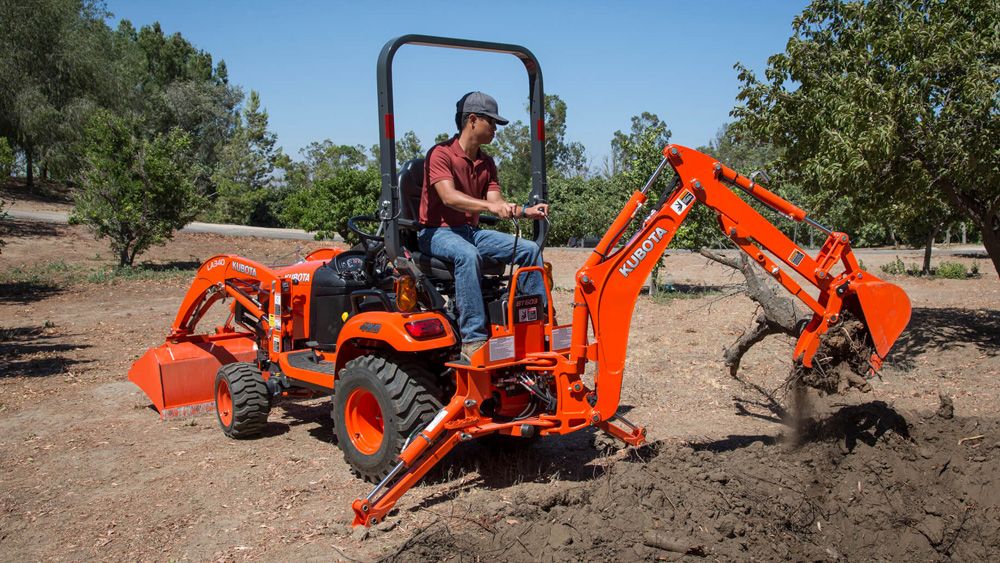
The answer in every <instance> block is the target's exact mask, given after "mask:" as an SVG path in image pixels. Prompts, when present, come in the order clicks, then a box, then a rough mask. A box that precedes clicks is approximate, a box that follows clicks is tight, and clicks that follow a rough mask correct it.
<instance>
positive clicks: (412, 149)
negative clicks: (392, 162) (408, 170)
mask: <svg viewBox="0 0 1000 563" xmlns="http://www.w3.org/2000/svg"><path fill="white" fill-rule="evenodd" d="M423 156H424V149H423V148H421V146H420V138H419V137H417V134H416V133H414V132H413V131H407V132H406V133H403V136H402V137H401V138H399V139H398V140H396V164H397V165H398V166H400V167H402V166H403V164H404V163H406V162H407V161H410V160H413V159H414V158H423ZM375 160H376V161H377V160H378V159H377V158H376V159H375Z"/></svg>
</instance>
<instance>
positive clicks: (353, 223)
mask: <svg viewBox="0 0 1000 563" xmlns="http://www.w3.org/2000/svg"><path fill="white" fill-rule="evenodd" d="M378 222H380V219H379V218H378V217H376V216H374V215H357V216H355V217H351V218H350V219H348V220H347V230H349V231H351V232H352V233H354V234H356V235H358V238H359V239H361V245H362V246H364V247H365V250H366V251H370V250H371V249H372V248H377V247H378V246H379V245H383V244H385V238H383V237H382V236H380V235H373V234H371V233H369V232H367V231H364V230H362V229H361V227H358V223H378Z"/></svg>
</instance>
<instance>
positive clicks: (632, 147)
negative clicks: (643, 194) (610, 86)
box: [606, 111, 671, 189]
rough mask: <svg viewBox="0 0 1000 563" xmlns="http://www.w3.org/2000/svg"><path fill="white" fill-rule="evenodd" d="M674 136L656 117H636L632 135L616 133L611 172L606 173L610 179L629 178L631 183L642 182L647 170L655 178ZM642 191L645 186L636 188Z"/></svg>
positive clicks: (612, 150) (652, 114)
mask: <svg viewBox="0 0 1000 563" xmlns="http://www.w3.org/2000/svg"><path fill="white" fill-rule="evenodd" d="M670 135H671V133H670V129H667V124H666V123H664V122H663V121H661V120H660V118H659V117H658V116H657V115H656V114H655V113H649V112H647V111H644V112H642V113H641V114H639V115H633V116H632V128H631V129H630V130H629V133H628V134H625V133H623V132H621V131H620V130H619V131H615V133H614V136H613V137H612V138H611V169H610V170H607V171H606V172H607V173H608V176H612V177H614V176H618V175H619V174H626V175H628V176H627V177H628V178H630V179H631V180H633V181H640V178H641V176H642V175H643V174H644V173H646V171H647V170H648V172H649V174H651V173H652V172H653V170H655V169H656V166H657V165H658V164H659V163H660V159H661V158H663V153H662V151H663V147H665V146H667V143H669V142H670ZM636 168H637V169H638V170H637V172H638V174H633V173H632V172H633V169H636ZM649 174H646V176H647V177H648V176H649ZM641 181H644V179H643V180H641ZM640 187H642V184H639V185H638V186H635V188H636V189H638V188H640Z"/></svg>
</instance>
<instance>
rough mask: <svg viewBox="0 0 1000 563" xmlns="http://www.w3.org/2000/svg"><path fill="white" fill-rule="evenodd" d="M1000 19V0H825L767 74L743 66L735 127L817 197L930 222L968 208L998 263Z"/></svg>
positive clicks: (798, 21)
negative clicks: (775, 153) (768, 147)
mask: <svg viewBox="0 0 1000 563" xmlns="http://www.w3.org/2000/svg"><path fill="white" fill-rule="evenodd" d="M997 21H1000V4H998V3H997V2H996V1H995V0H949V1H947V2H945V1H942V0H892V1H890V0H873V1H870V2H843V1H842V0H815V1H814V2H813V3H812V4H810V5H809V6H808V7H807V8H806V9H805V11H803V13H802V14H801V15H799V16H798V17H796V18H795V20H794V22H793V32H792V37H791V38H790V39H789V41H788V44H787V47H786V49H785V51H784V52H783V53H779V54H776V55H774V56H772V57H771V58H770V59H769V61H768V68H767V70H766V72H765V75H764V79H763V80H760V79H758V78H757V77H756V76H755V75H754V73H752V72H751V71H749V70H748V69H746V68H745V67H742V66H739V65H737V68H738V69H739V76H740V80H741V81H742V87H741V90H740V93H739V95H738V99H739V100H740V101H741V102H742V105H740V106H738V107H736V108H735V109H734V110H733V115H734V116H735V117H736V118H737V119H738V122H737V126H738V128H739V129H740V131H741V132H743V133H745V134H748V135H750V136H752V137H754V138H756V139H758V140H761V141H766V142H769V143H771V144H773V145H774V146H775V147H776V148H778V149H780V150H781V152H782V156H781V159H780V164H781V168H782V172H783V173H784V174H785V175H787V177H789V178H790V179H792V180H793V181H795V182H796V183H797V184H799V185H801V186H803V187H808V188H809V189H810V190H811V191H812V193H814V194H818V195H820V196H821V197H820V199H825V200H827V201H829V200H832V199H840V200H841V201H846V202H847V205H849V206H850V207H851V208H852V209H855V210H859V211H860V213H862V214H869V215H874V214H877V213H881V215H882V216H883V217H886V216H889V215H891V216H892V217H893V218H894V219H899V218H906V217H912V218H914V219H920V220H921V221H924V222H925V223H926V225H925V227H924V228H925V233H929V232H931V231H934V230H936V229H937V228H940V226H942V225H945V224H947V223H950V222H951V220H952V217H953V213H952V210H954V211H957V212H959V213H961V214H962V215H964V216H965V217H968V218H969V219H970V220H972V221H973V222H974V223H975V224H976V226H977V227H978V228H979V229H980V230H981V231H982V237H983V245H984V246H985V247H986V251H987V252H988V253H989V256H990V258H991V259H992V261H993V263H994V266H996V267H997V269H998V271H1000V158H998V156H1000V152H998V151H997V142H996V139H997V138H1000V81H998V80H997V76H998V75H1000V27H998V26H997V25H996V22H997ZM909 226H910V227H914V226H916V225H914V224H913V223H911V224H910V225H909ZM932 236H933V235H929V234H925V238H926V240H932V238H931V237H932Z"/></svg>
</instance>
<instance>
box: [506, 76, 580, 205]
mask: <svg viewBox="0 0 1000 563" xmlns="http://www.w3.org/2000/svg"><path fill="white" fill-rule="evenodd" d="M493 144H494V145H495V147H496V153H497V157H498V159H499V160H500V162H499V165H498V174H499V176H500V184H501V185H502V186H503V187H504V192H505V196H509V197H511V198H514V199H513V200H514V201H524V200H525V199H526V198H527V194H528V193H529V192H530V191H531V131H530V128H529V127H528V125H526V124H525V123H523V122H521V121H514V122H511V123H509V124H508V125H505V126H504V127H502V128H501V129H500V131H499V132H497V136H496V139H495V141H494V143H493ZM545 166H546V172H547V174H548V176H549V178H553V177H559V178H568V177H572V176H582V175H584V174H586V172H587V159H586V149H585V148H584V146H583V145H582V144H580V143H578V142H570V141H567V140H566V102H564V101H563V100H562V99H561V98H560V97H559V96H557V95H555V94H546V95H545Z"/></svg>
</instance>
